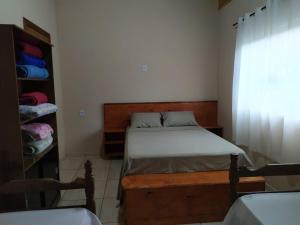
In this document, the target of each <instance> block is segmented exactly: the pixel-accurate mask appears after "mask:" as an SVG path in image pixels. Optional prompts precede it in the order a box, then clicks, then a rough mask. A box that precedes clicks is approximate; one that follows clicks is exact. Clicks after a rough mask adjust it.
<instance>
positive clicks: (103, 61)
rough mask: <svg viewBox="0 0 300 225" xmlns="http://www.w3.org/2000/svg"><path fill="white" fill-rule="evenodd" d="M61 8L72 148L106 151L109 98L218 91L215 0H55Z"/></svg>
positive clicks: (205, 96)
mask: <svg viewBox="0 0 300 225" xmlns="http://www.w3.org/2000/svg"><path fill="white" fill-rule="evenodd" d="M57 8H58V25H59V40H60V50H61V67H62V73H63V77H62V78H63V96H64V102H63V103H64V110H65V111H64V112H65V117H64V120H65V138H66V147H67V154H71V155H74V154H83V153H84V154H89V153H97V152H99V151H100V142H101V140H100V131H101V130H102V127H103V124H102V104H103V103H105V102H146V101H186V100H215V99H217V83H218V81H217V76H218V35H219V33H218V11H217V1H216V0H188V1H187V0H151V1H149V0H126V1H124V0H85V1H82V0H57ZM143 63H147V64H149V71H148V72H147V73H142V72H141V68H140V65H141V64H143ZM80 109H84V110H86V116H85V117H79V110H80Z"/></svg>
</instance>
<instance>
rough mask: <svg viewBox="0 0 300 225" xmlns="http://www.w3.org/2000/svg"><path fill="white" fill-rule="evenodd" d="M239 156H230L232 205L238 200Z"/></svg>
mask: <svg viewBox="0 0 300 225" xmlns="http://www.w3.org/2000/svg"><path fill="white" fill-rule="evenodd" d="M238 157H239V156H238V155H237V154H231V155H230V160H231V161H230V169H229V180H230V201H231V204H233V203H234V201H235V200H236V199H237V198H238V195H237V186H238V183H239V176H238Z"/></svg>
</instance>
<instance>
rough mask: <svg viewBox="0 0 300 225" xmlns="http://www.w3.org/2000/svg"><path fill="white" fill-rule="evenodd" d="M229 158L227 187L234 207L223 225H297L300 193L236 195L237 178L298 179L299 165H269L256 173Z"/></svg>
mask: <svg viewBox="0 0 300 225" xmlns="http://www.w3.org/2000/svg"><path fill="white" fill-rule="evenodd" d="M237 162H238V159H237V156H236V155H232V156H231V166H230V186H231V201H232V203H233V205H232V207H231V208H230V210H229V212H228V214H227V215H226V217H225V220H224V224H225V225H283V224H288V225H298V224H299V221H300V214H299V208H300V192H299V191H286V192H259V193H255V192H250V193H247V192H246V193H245V192H239V191H238V190H237V189H236V186H237V184H238V183H239V180H240V177H253V176H258V175H259V176H287V175H299V174H300V164H272V165H266V166H265V167H263V168H260V169H257V170H251V169H248V168H246V167H239V166H238V163H237Z"/></svg>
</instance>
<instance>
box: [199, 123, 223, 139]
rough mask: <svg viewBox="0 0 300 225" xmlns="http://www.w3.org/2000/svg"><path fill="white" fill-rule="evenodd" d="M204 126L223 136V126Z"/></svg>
mask: <svg viewBox="0 0 300 225" xmlns="http://www.w3.org/2000/svg"><path fill="white" fill-rule="evenodd" d="M204 128H205V129H206V130H208V131H210V132H212V133H214V134H216V135H218V136H220V137H223V127H221V126H206V127H204Z"/></svg>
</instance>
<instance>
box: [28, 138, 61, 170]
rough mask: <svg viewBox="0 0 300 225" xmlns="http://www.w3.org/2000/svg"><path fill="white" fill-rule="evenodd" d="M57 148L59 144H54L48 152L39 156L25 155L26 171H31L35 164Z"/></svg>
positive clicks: (45, 151)
mask: <svg viewBox="0 0 300 225" xmlns="http://www.w3.org/2000/svg"><path fill="white" fill-rule="evenodd" d="M56 146H57V142H53V143H52V144H51V145H50V146H49V147H48V148H47V149H46V150H44V151H43V152H41V153H40V154H37V155H24V170H25V171H27V170H29V169H30V168H31V167H32V166H33V165H34V164H35V163H37V162H38V161H39V160H40V159H41V158H43V156H44V155H46V154H47V153H48V152H50V151H51V150H52V149H53V148H55V147H56Z"/></svg>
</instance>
